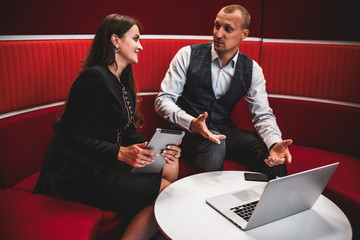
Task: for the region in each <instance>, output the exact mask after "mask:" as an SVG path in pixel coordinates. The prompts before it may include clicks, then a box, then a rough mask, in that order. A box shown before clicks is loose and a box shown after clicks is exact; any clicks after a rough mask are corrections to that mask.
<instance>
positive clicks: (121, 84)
mask: <svg viewBox="0 0 360 240" xmlns="http://www.w3.org/2000/svg"><path fill="white" fill-rule="evenodd" d="M139 37H140V26H139V23H138V22H137V21H136V20H134V19H132V18H130V17H127V16H120V15H116V14H112V15H109V16H107V17H106V18H105V19H104V20H103V22H102V23H101V24H100V26H99V28H98V30H97V32H96V35H95V38H94V41H93V43H92V45H91V47H90V49H89V52H88V54H87V56H86V58H85V60H84V66H83V70H82V72H81V73H80V75H79V77H78V78H77V79H76V80H75V82H74V83H73V85H72V88H71V91H70V94H69V98H68V101H67V104H66V108H65V111H64V113H63V115H62V118H61V120H60V121H59V123H57V124H56V126H55V127H54V129H55V131H56V135H55V137H54V139H53V141H52V143H51V145H50V147H49V149H48V152H47V155H46V158H45V161H44V165H43V167H42V170H41V174H40V178H39V180H38V183H37V185H36V187H35V189H34V193H42V194H48V195H52V196H56V197H60V198H63V199H67V200H71V201H77V202H81V203H85V204H88V205H91V206H95V207H98V208H101V209H108V210H111V211H122V212H125V213H127V214H128V215H129V214H130V213H133V212H135V213H137V215H136V216H135V217H134V218H133V219H132V221H131V222H130V224H129V225H128V228H127V229H126V231H125V233H124V235H123V239H135V238H138V239H147V238H149V237H150V236H152V235H153V234H154V233H155V232H156V231H157V226H156V223H155V218H154V215H153V202H154V200H155V199H156V197H157V195H158V194H159V192H160V191H162V190H163V189H164V188H165V187H166V186H168V185H169V184H170V183H171V182H173V181H175V180H176V179H177V176H178V167H179V165H178V157H177V156H178V155H179V153H180V151H181V150H180V148H179V147H177V146H169V148H168V149H167V150H165V151H164V152H163V153H162V154H163V155H164V156H165V159H166V161H167V164H165V166H164V168H163V171H162V172H160V173H158V174H135V173H130V170H131V168H133V167H136V168H140V167H144V166H146V165H148V164H151V163H152V158H151V156H156V153H155V152H153V151H150V150H147V149H144V147H145V146H146V144H147V142H146V139H145V138H144V137H143V136H142V135H141V134H139V133H137V132H136V127H138V126H139V125H140V123H141V118H140V115H139V112H138V101H137V97H136V88H135V82H134V78H133V72H132V65H131V64H135V63H137V62H138V54H139V52H140V51H141V50H142V46H141V44H140V41H139ZM175 155H176V156H175ZM130 215H131V214H130ZM132 216H134V214H133V215H132Z"/></svg>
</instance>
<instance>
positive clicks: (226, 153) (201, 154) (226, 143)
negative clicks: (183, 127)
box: [180, 128, 287, 176]
mask: <svg viewBox="0 0 360 240" xmlns="http://www.w3.org/2000/svg"><path fill="white" fill-rule="evenodd" d="M211 132H212V133H214V134H220V133H218V132H216V131H213V130H211ZM222 134H224V135H226V139H224V140H221V143H220V144H216V143H214V142H212V141H210V140H208V139H206V138H204V137H203V136H201V135H200V134H199V133H197V132H187V133H186V134H185V137H184V139H183V141H182V144H181V145H180V148H181V149H182V158H183V159H184V160H185V161H187V162H188V163H189V164H190V165H194V166H195V168H196V171H197V172H209V171H219V170H222V169H223V165H224V159H225V158H226V159H229V160H232V161H235V162H239V163H242V164H244V165H245V166H247V167H249V168H250V169H251V170H252V171H256V172H262V173H265V174H268V175H273V176H285V175H287V170H286V165H285V164H282V165H278V166H275V167H269V166H268V165H266V163H265V162H264V160H265V159H266V158H267V157H268V156H269V151H268V149H267V147H266V145H265V144H264V142H263V141H262V140H261V139H260V137H259V136H258V135H257V134H256V133H254V132H250V131H246V130H242V129H237V128H232V129H229V130H227V131H226V132H225V133H222Z"/></svg>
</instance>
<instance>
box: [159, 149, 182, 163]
mask: <svg viewBox="0 0 360 240" xmlns="http://www.w3.org/2000/svg"><path fill="white" fill-rule="evenodd" d="M180 153H181V149H180V148H179V147H178V146H175V145H168V146H167V149H166V150H164V151H163V152H162V153H161V155H163V156H164V159H165V161H166V163H167V164H169V165H175V164H177V163H178V162H179V158H180Z"/></svg>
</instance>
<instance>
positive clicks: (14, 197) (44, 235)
mask: <svg viewBox="0 0 360 240" xmlns="http://www.w3.org/2000/svg"><path fill="white" fill-rule="evenodd" d="M0 212H1V214H0V222H1V224H0V233H1V239H2V240H12V239H29V240H30V239H34V240H38V239H52V240H56V239H59V240H63V239H67V240H70V239H74V240H79V239H94V235H95V234H96V231H97V229H98V228H99V224H100V222H101V217H102V214H101V210H99V209H96V208H93V207H89V206H86V205H83V204H78V203H73V202H69V201H65V200H61V199H57V198H53V197H49V196H44V195H37V194H36V195H34V194H32V193H29V192H25V191H19V190H15V189H3V190H1V191H0Z"/></svg>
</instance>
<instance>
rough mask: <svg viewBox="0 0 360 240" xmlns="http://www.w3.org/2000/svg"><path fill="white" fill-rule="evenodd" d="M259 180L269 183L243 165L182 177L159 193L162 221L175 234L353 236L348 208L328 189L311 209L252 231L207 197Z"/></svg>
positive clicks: (187, 239)
mask: <svg viewBox="0 0 360 240" xmlns="http://www.w3.org/2000/svg"><path fill="white" fill-rule="evenodd" d="M259 184H266V183H262V182H253V181H245V180H244V172H243V171H219V172H209V173H201V174H195V175H192V176H189V177H186V178H183V179H180V180H178V181H176V182H175V183H173V184H171V185H170V186H169V187H167V188H166V189H165V190H164V191H162V193H161V194H160V195H159V196H158V198H157V200H156V202H155V210H154V211H155V217H156V221H157V223H158V225H159V227H160V229H161V231H162V232H163V233H164V234H165V235H166V236H167V237H168V238H170V239H174V240H191V239H194V240H201V239H205V240H211V239H220V240H223V239H224V240H231V239H266V240H270V239H276V240H281V239H292V240H294V239H301V240H304V239H324V240H331V239H338V240H346V239H351V238H352V230H351V225H350V223H349V221H348V219H347V217H346V216H345V214H344V213H343V212H342V211H341V210H340V208H339V207H337V206H336V205H335V204H334V203H333V202H331V201H330V200H329V199H327V198H326V197H324V196H323V195H321V196H320V197H319V199H318V200H317V202H316V203H315V205H314V206H313V207H312V208H311V209H310V210H307V211H304V212H301V213H298V214H295V215H292V216H289V217H286V218H283V219H281V220H278V221H275V222H272V223H268V224H266V225H263V226H260V227H257V228H254V229H251V230H248V231H243V230H241V229H240V228H238V227H236V226H235V225H234V224H232V223H231V222H230V221H228V220H227V219H226V218H225V217H223V216H222V215H220V214H219V213H218V212H216V211H215V210H214V209H213V208H211V207H210V206H209V205H208V204H206V202H205V200H206V199H207V198H209V197H213V196H216V195H219V194H223V193H228V192H233V191H237V190H241V189H242V188H247V187H249V186H255V185H259Z"/></svg>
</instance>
